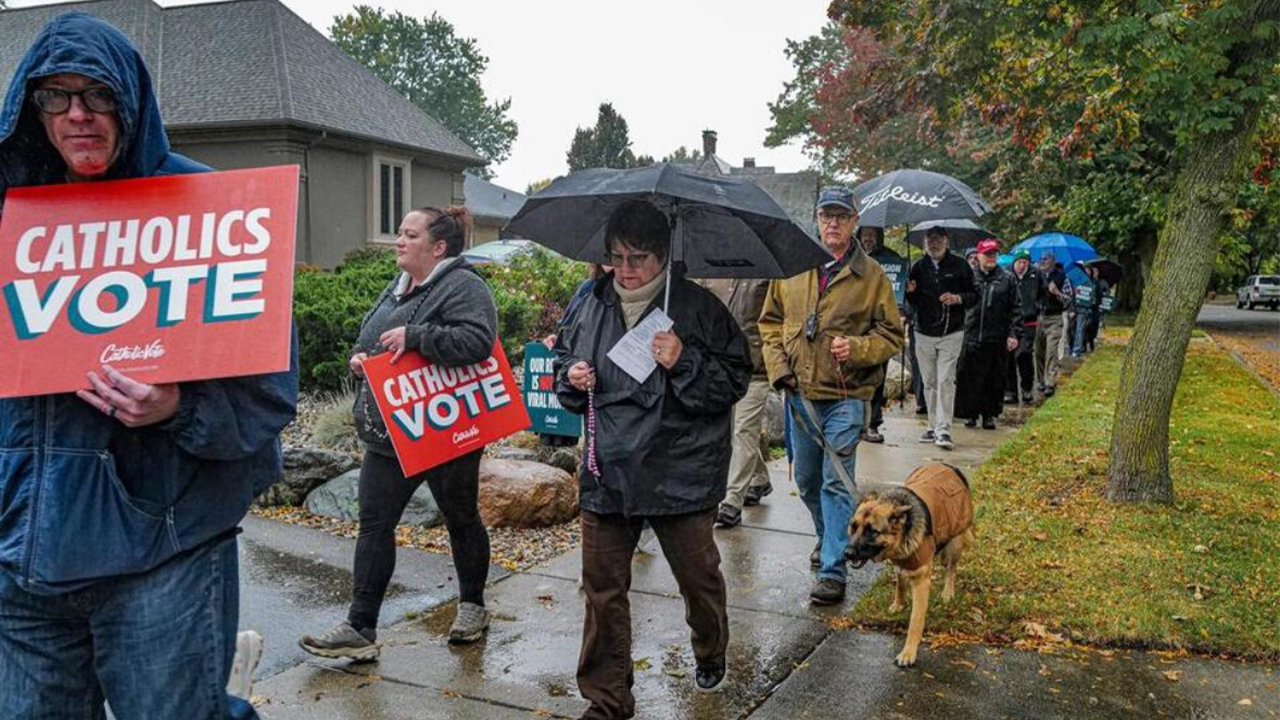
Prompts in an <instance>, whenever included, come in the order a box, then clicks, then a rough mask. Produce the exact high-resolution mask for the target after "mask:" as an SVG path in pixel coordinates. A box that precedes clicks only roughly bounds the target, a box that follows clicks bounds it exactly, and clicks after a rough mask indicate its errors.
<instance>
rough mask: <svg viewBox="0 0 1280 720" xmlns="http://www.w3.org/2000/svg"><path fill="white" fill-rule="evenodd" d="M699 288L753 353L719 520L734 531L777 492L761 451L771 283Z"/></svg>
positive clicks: (714, 283) (736, 410)
mask: <svg viewBox="0 0 1280 720" xmlns="http://www.w3.org/2000/svg"><path fill="white" fill-rule="evenodd" d="M699 284H700V285H701V286H702V287H705V288H706V289H708V290H710V291H711V292H712V293H713V294H715V296H716V297H717V298H719V299H720V302H722V303H724V305H725V307H726V308H728V309H729V313H730V314H731V315H733V319H734V320H735V321H736V322H737V323H738V328H739V329H741V330H742V334H743V335H745V336H746V338H747V344H748V345H749V346H750V347H751V384H750V385H749V386H748V387H747V394H746V396H745V397H743V398H742V399H741V400H739V401H738V404H737V405H734V406H733V457H732V459H731V460H730V461H729V488H728V492H727V493H726V494H725V498H724V502H722V503H720V511H719V512H718V513H717V514H716V527H722V528H731V527H735V526H737V525H739V524H741V522H742V507H743V506H744V505H758V504H760V499H761V498H763V497H764V496H766V495H768V494H769V493H771V492H773V485H772V484H771V483H770V482H769V469H768V468H767V467H766V466H765V457H764V453H763V452H762V451H761V449H760V435H761V433H762V431H763V430H764V410H765V404H766V403H767V402H768V400H769V374H768V373H767V372H766V371H765V366H764V355H763V354H762V352H761V346H762V342H761V340H760V310H761V309H762V308H763V307H764V298H765V295H766V294H767V293H768V292H769V281H768V280H754V279H744V278H727V279H720V280H703V281H701V282H699Z"/></svg>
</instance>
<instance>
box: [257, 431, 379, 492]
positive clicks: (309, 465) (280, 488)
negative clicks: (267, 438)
mask: <svg viewBox="0 0 1280 720" xmlns="http://www.w3.org/2000/svg"><path fill="white" fill-rule="evenodd" d="M359 466H360V461H359V460H358V459H357V458H356V456H354V455H352V454H350V453H342V452H335V451H333V450H322V449H320V448H317V447H311V446H301V447H287V448H285V450H284V476H283V477H282V478H281V479H280V480H279V481H277V482H276V483H275V484H274V485H272V486H271V487H269V488H267V489H266V491H264V492H263V493H262V494H261V495H259V496H258V499H257V502H258V504H259V505H262V506H265V507H272V506H276V505H301V504H302V503H303V501H304V500H305V499H306V497H307V494H308V493H310V492H311V491H312V490H314V489H316V488H317V487H319V486H321V485H323V484H325V483H326V482H328V481H329V480H331V479H333V478H336V477H338V476H339V475H341V474H343V473H345V472H347V471H348V470H351V469H352V468H357V467H359Z"/></svg>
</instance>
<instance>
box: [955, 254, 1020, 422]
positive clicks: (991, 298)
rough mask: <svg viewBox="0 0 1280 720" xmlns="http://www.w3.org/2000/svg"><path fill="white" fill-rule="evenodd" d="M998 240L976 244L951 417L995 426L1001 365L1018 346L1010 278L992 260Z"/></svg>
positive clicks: (1001, 389) (1014, 295) (1014, 289)
mask: <svg viewBox="0 0 1280 720" xmlns="http://www.w3.org/2000/svg"><path fill="white" fill-rule="evenodd" d="M999 254H1000V243H999V242H997V241H996V240H983V241H982V242H980V243H978V271H977V273H975V274H974V279H975V281H976V282H977V289H978V302H977V303H976V304H975V305H974V306H973V307H972V308H970V309H969V312H968V314H967V315H966V317H965V330H964V358H963V359H962V360H961V361H960V382H959V384H960V389H959V393H960V398H959V401H958V402H957V403H956V416H957V417H961V418H965V423H964V424H965V427H974V426H975V425H977V424H978V421H979V419H981V421H982V427H983V428H984V429H987V430H994V429H995V427H996V418H997V417H999V416H1000V413H1001V412H1002V410H1003V404H1004V402H1003V401H1004V366H1005V363H1006V362H1007V360H1008V356H1009V353H1010V352H1012V351H1013V350H1014V349H1016V348H1017V347H1018V338H1019V336H1020V335H1021V334H1022V317H1021V314H1020V313H1019V309H1018V287H1017V285H1016V284H1015V283H1014V282H1013V276H1012V275H1011V274H1010V273H1008V272H1006V271H1005V270H1004V268H1001V267H1000V266H999V265H997V264H996V256H997V255H999Z"/></svg>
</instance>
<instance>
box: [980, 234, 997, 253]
mask: <svg viewBox="0 0 1280 720" xmlns="http://www.w3.org/2000/svg"><path fill="white" fill-rule="evenodd" d="M998 252H1000V241H999V240H995V239H993V238H987V239H986V240H983V241H982V242H980V243H978V254H979V255H987V254H989V253H998Z"/></svg>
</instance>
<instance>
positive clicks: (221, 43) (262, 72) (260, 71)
mask: <svg viewBox="0 0 1280 720" xmlns="http://www.w3.org/2000/svg"><path fill="white" fill-rule="evenodd" d="M72 10H78V11H81V12H86V13H89V14H92V15H96V16H98V17H101V18H103V19H104V20H106V21H108V22H110V23H112V24H113V25H115V26H116V27H118V28H120V29H121V30H122V31H124V33H125V34H126V35H128V36H129V38H130V39H132V40H133V42H134V44H135V45H136V46H137V47H138V49H139V50H140V51H141V52H142V54H143V56H144V57H145V58H146V60H147V65H148V67H149V68H150V70H151V73H152V75H153V80H154V82H155V85H156V89H157V93H158V94H159V97H160V107H161V112H162V113H163V115H164V119H165V125H166V127H167V128H168V131H169V137H170V140H171V142H172V144H173V147H174V149H175V150H176V151H177V152H180V153H182V154H184V155H187V156H189V157H191V158H193V159H196V160H199V161H201V162H203V163H206V164H208V165H210V166H212V167H215V168H218V169H225V170H230V169H235V168H247V167H261V166H267V165H286V164H296V165H298V166H299V167H300V168H301V181H300V182H301V186H300V188H299V202H298V248H297V258H298V261H299V262H304V263H311V264H315V265H320V266H322V267H333V266H334V265H336V264H338V263H339V262H340V261H341V260H342V257H343V256H344V255H345V254H346V253H347V252H348V251H350V250H352V249H354V248H357V247H361V246H363V245H365V244H366V243H370V242H374V243H377V242H391V241H392V240H394V237H395V231H396V228H397V227H398V225H399V222H400V218H401V217H402V216H403V215H404V213H405V212H407V211H408V210H409V209H411V208H413V207H418V206H423V205H433V206H444V205H455V204H463V203H464V202H465V194H464V193H465V190H464V179H463V171H464V170H466V169H467V168H474V167H479V166H482V165H484V163H485V161H484V160H483V159H482V158H481V157H480V156H479V155H477V154H476V152H475V151H474V150H472V149H471V148H470V147H468V146H467V144H466V143H464V142H463V141H462V140H460V139H459V138H458V137H457V136H456V135H454V134H453V133H451V132H449V130H447V129H446V128H445V127H444V126H443V125H441V124H440V123H439V122H438V121H437V120H435V119H434V118H433V117H431V116H430V115H429V114H427V113H426V112H423V111H422V110H421V109H419V108H418V107H417V106H416V105H414V104H412V103H411V102H409V101H408V100H406V99H405V98H404V97H403V96H402V95H400V94H399V93H398V92H397V91H396V90H395V89H393V88H392V87H390V86H389V85H387V84H386V83H384V82H382V81H381V80H379V79H378V78H377V77H375V76H374V75H373V74H372V73H371V72H369V71H368V70H367V69H366V68H365V67H364V66H363V65H361V64H360V63H358V62H356V61H355V60H353V59H351V58H350V57H348V56H347V55H346V53H344V52H343V51H342V50H341V49H339V48H338V47H337V46H336V45H334V44H333V43H332V42H330V41H329V40H328V39H327V38H326V37H325V36H324V35H323V34H321V33H320V32H319V31H317V30H316V29H315V28H313V27H311V26H310V25H308V24H307V23H306V21H304V20H303V19H302V18H300V17H298V16H297V15H295V14H294V13H293V12H292V11H291V10H289V9H288V8H287V7H285V6H284V5H283V4H281V3H280V2H279V1H278V0H230V1H229V2H218V3H211V4H203V5H184V6H176V7H168V8H162V7H160V6H159V5H157V4H156V3H154V2H152V0H91V1H89V2H71V3H62V4H56V5H42V6H38V7H29V8H14V9H9V10H2V11H0V83H3V87H4V88H5V89H6V90H7V88H8V85H9V83H10V81H11V79H12V77H13V72H14V70H15V69H16V67H17V65H18V62H19V61H20V60H21V58H22V55H23V53H24V52H25V51H26V48H27V47H28V46H29V45H30V43H31V41H32V39H34V37H35V35H36V33H37V32H39V30H40V28H41V27H43V26H44V24H45V23H46V22H48V21H49V20H51V19H52V18H53V17H55V16H56V15H58V14H60V13H63V12H68V11H72Z"/></svg>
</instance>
